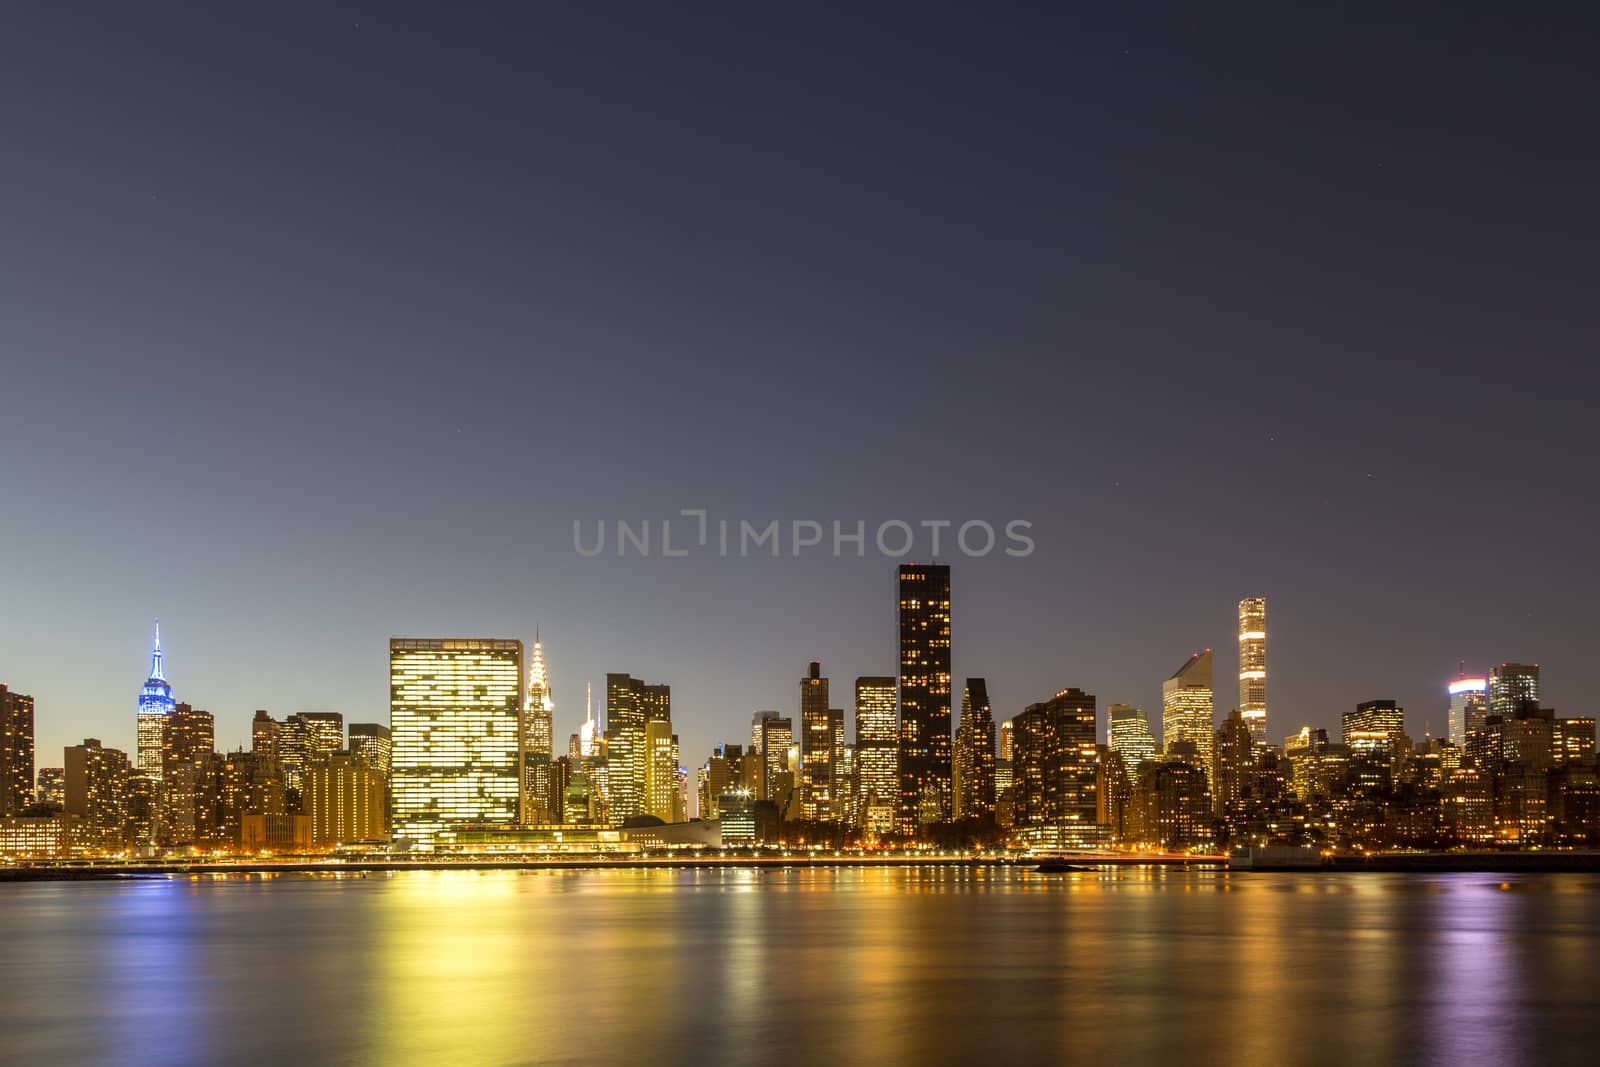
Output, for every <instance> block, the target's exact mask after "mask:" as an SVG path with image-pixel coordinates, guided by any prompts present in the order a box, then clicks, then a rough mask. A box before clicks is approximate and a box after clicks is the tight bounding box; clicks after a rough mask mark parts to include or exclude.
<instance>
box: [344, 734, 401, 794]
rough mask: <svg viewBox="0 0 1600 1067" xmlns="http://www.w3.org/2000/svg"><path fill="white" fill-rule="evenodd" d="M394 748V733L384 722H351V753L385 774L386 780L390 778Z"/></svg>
mask: <svg viewBox="0 0 1600 1067" xmlns="http://www.w3.org/2000/svg"><path fill="white" fill-rule="evenodd" d="M393 750H394V740H393V735H392V734H391V732H390V730H389V728H388V727H387V726H385V725H383V723H381V722H353V723H351V724H350V755H351V756H352V757H354V758H355V759H357V760H359V761H360V762H362V763H365V764H366V765H367V766H368V767H371V768H372V769H373V770H375V771H377V772H378V773H379V774H381V775H383V777H384V780H385V781H387V780H388V778H389V763H390V759H391V757H392V754H393Z"/></svg>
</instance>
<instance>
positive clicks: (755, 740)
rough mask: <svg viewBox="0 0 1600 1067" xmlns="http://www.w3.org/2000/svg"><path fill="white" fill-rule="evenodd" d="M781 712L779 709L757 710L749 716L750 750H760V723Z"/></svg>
mask: <svg viewBox="0 0 1600 1067" xmlns="http://www.w3.org/2000/svg"><path fill="white" fill-rule="evenodd" d="M782 714H783V712H781V711H758V712H756V713H755V714H754V715H752V716H750V751H752V752H760V751H761V724H762V723H764V722H766V721H767V720H768V719H776V718H778V717H779V716H781V715H782Z"/></svg>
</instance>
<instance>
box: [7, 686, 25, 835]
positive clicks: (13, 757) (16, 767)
mask: <svg viewBox="0 0 1600 1067" xmlns="http://www.w3.org/2000/svg"><path fill="white" fill-rule="evenodd" d="M32 803H33V698H32V697H30V696H23V695H22V694H21V693H13V692H12V691H11V690H10V689H8V688H7V687H6V686H4V685H0V816H5V815H21V814H22V811H23V809H24V808H26V807H27V806H28V805H29V804H32Z"/></svg>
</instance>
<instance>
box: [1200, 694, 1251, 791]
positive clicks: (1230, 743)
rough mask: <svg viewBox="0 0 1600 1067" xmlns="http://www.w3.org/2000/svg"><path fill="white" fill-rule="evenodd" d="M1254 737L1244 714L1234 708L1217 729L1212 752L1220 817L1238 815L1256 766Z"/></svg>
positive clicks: (1213, 774)
mask: <svg viewBox="0 0 1600 1067" xmlns="http://www.w3.org/2000/svg"><path fill="white" fill-rule="evenodd" d="M1254 746H1255V738H1254V737H1253V736H1252V735H1251V732H1250V721H1249V720H1248V719H1246V718H1245V717H1244V712H1242V711H1240V710H1238V709H1235V710H1234V711H1233V712H1232V713H1231V714H1229V716H1228V717H1227V718H1226V719H1224V720H1223V721H1222V726H1221V728H1219V729H1218V730H1217V733H1216V743H1215V745H1214V747H1213V751H1212V763H1211V800H1212V803H1213V804H1214V805H1215V806H1216V812H1217V814H1218V815H1219V816H1226V815H1228V814H1230V813H1235V812H1236V810H1237V808H1238V805H1239V802H1240V801H1241V800H1242V799H1244V791H1245V785H1246V783H1248V782H1249V780H1250V772H1251V770H1252V769H1253V768H1254V766H1255V758H1254V753H1253V752H1252V751H1251V749H1252V748H1254Z"/></svg>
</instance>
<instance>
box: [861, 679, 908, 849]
mask: <svg viewBox="0 0 1600 1067" xmlns="http://www.w3.org/2000/svg"><path fill="white" fill-rule="evenodd" d="M895 712H896V708H895V681H894V679H893V678H884V677H863V678H857V679H856V791H857V793H859V795H860V798H861V801H860V802H861V819H862V825H863V826H864V827H865V828H866V830H867V831H868V832H869V833H874V834H884V833H890V832H892V831H893V830H894V821H895V813H896V809H897V802H898V798H899V796H900V744H899V733H900V731H899V726H898V724H897V722H896V721H895V720H896V714H895Z"/></svg>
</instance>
